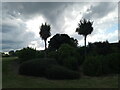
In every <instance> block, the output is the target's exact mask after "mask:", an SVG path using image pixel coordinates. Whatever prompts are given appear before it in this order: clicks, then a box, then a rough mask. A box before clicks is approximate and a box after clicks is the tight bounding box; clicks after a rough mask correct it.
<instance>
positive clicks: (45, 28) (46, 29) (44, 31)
mask: <svg viewBox="0 0 120 90" xmlns="http://www.w3.org/2000/svg"><path fill="white" fill-rule="evenodd" d="M50 29H51V27H50V25H47V23H45V25H43V24H42V25H41V27H40V32H39V34H40V37H41V38H42V39H43V40H47V38H48V37H50V35H51V33H50Z"/></svg>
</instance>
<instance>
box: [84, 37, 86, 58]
mask: <svg viewBox="0 0 120 90" xmlns="http://www.w3.org/2000/svg"><path fill="white" fill-rule="evenodd" d="M86 38H87V36H85V38H84V39H85V58H86V54H87V53H86Z"/></svg>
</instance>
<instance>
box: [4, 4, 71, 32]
mask: <svg viewBox="0 0 120 90" xmlns="http://www.w3.org/2000/svg"><path fill="white" fill-rule="evenodd" d="M72 5H73V3H65V2H64V3H62V2H54V3H53V2H19V3H3V9H4V10H6V11H5V12H6V13H8V14H9V15H11V17H20V18H22V19H23V20H28V19H32V18H33V17H37V16H41V15H42V16H43V17H44V18H45V19H46V21H47V22H48V23H50V24H52V25H53V26H54V27H55V29H56V28H57V29H58V30H59V29H61V25H62V24H63V22H64V12H65V9H66V8H67V7H69V6H71V7H72Z"/></svg>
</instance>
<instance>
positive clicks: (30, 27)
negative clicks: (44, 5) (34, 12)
mask: <svg viewBox="0 0 120 90" xmlns="http://www.w3.org/2000/svg"><path fill="white" fill-rule="evenodd" d="M42 23H45V19H44V18H43V17H42V16H39V17H35V18H33V19H31V20H28V21H27V22H26V25H27V26H26V27H27V30H26V31H32V32H34V33H35V36H36V37H39V31H40V29H39V28H40V26H41V24H42Z"/></svg>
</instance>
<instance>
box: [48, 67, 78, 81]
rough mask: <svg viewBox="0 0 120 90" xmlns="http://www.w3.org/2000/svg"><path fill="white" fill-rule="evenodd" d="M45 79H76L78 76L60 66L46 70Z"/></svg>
mask: <svg viewBox="0 0 120 90" xmlns="http://www.w3.org/2000/svg"><path fill="white" fill-rule="evenodd" d="M46 77H47V78H49V79H78V78H79V77H80V74H79V73H78V72H75V71H72V70H70V69H68V68H65V67H63V66H60V65H53V66H51V67H50V68H47V71H46Z"/></svg>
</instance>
